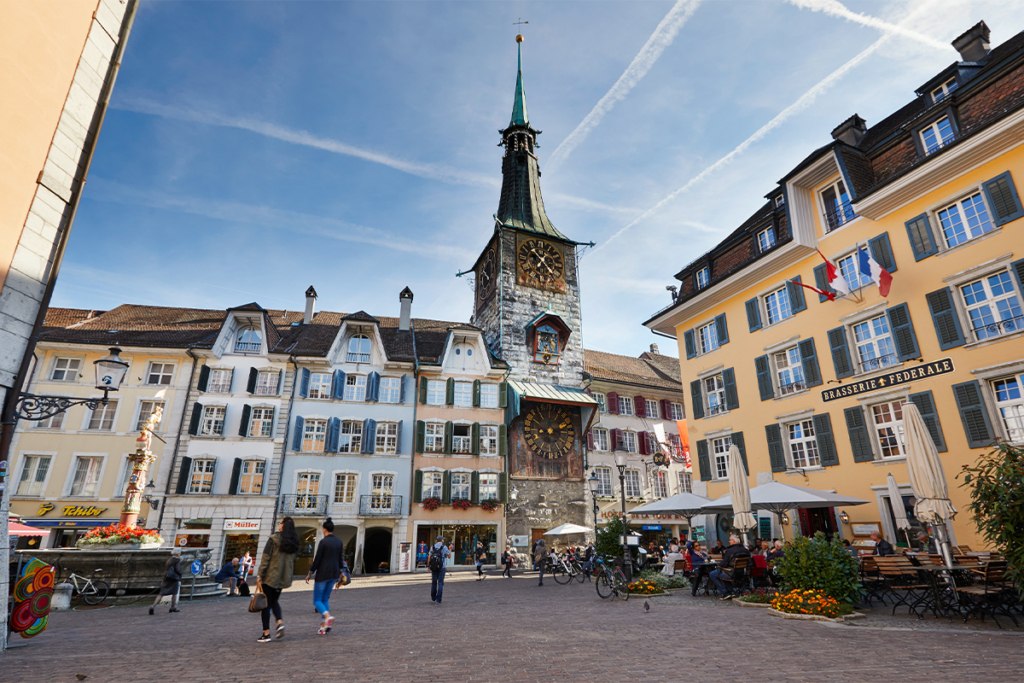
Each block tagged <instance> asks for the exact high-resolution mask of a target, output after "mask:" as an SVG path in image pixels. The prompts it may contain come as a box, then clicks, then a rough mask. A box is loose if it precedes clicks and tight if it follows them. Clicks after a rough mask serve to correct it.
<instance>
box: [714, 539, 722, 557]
mask: <svg viewBox="0 0 1024 683" xmlns="http://www.w3.org/2000/svg"><path fill="white" fill-rule="evenodd" d="M723 552H725V546H723V545H722V541H720V540H719V541H716V542H715V547H714V548H712V549H711V554H712V555H721V554H722V553H723Z"/></svg>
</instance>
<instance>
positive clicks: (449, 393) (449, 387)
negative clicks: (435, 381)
mask: <svg viewBox="0 0 1024 683" xmlns="http://www.w3.org/2000/svg"><path fill="white" fill-rule="evenodd" d="M444 402H445V403H446V404H448V405H450V406H452V405H455V378H454V377H449V378H448V381H447V382H446V383H445V387H444Z"/></svg>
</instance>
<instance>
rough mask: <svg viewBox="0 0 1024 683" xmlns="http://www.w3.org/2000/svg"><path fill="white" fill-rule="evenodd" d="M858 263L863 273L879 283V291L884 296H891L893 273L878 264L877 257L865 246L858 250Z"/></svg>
mask: <svg viewBox="0 0 1024 683" xmlns="http://www.w3.org/2000/svg"><path fill="white" fill-rule="evenodd" d="M857 252H858V253H857V263H858V268H859V269H860V272H861V275H863V276H864V277H869V278H871V279H872V280H874V281H875V282H876V283H878V293H879V294H881V295H882V296H889V285H891V284H892V275H890V274H889V271H887V270H886V269H885V268H883V267H882V266H880V265H878V262H877V261H875V259H873V258H871V254H869V253H868V250H867V249H865V248H864V247H860V248H859V249H858V250H857Z"/></svg>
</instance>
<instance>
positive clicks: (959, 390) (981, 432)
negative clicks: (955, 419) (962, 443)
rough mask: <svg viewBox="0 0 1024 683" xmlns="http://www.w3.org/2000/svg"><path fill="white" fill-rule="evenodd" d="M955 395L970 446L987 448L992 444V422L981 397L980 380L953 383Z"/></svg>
mask: <svg viewBox="0 0 1024 683" xmlns="http://www.w3.org/2000/svg"><path fill="white" fill-rule="evenodd" d="M953 395H954V396H956V405H957V407H958V408H959V409H960V420H961V421H962V422H963V423H964V433H965V434H966V435H967V446H968V447H969V448H987V447H989V446H991V445H992V440H993V438H994V437H993V434H994V432H993V431H992V423H991V422H989V419H988V411H987V410H985V403H984V401H983V400H982V398H981V385H980V384H979V383H978V380H974V381H972V382H964V383H962V384H954V385H953Z"/></svg>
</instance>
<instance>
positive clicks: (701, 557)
mask: <svg viewBox="0 0 1024 683" xmlns="http://www.w3.org/2000/svg"><path fill="white" fill-rule="evenodd" d="M686 552H687V554H688V555H689V556H690V564H691V565H692V566H693V579H692V581H691V583H692V584H693V590H692V591H690V593H691V595H693V596H694V597H696V596H697V588H699V587H700V581H701V579H702V578H703V577H704V576H706V575H707V574H709V573H710V572H711V569H712V566H711V565H709V564H705V562H707V561H708V554H707V553H706V552H704V550H703V549H701V547H700V541H694V542H693V543H691V544H690V547H689V548H687V549H686Z"/></svg>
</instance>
